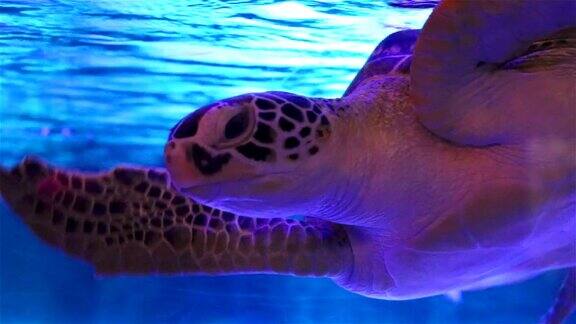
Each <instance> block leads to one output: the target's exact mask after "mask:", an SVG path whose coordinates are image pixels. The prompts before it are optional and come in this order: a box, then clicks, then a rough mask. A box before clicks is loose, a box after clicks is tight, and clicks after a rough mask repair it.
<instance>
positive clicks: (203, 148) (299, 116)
mask: <svg viewBox="0 0 576 324" xmlns="http://www.w3.org/2000/svg"><path fill="white" fill-rule="evenodd" d="M328 102H329V101H327V100H324V99H311V98H306V97H303V96H298V95H294V94H290V93H285V92H265V93H257V94H245V95H241V96H237V97H233V98H229V99H225V100H221V101H218V102H216V103H214V104H210V105H208V106H205V107H202V108H200V109H197V110H196V111H194V112H192V113H191V114H189V115H188V116H186V117H185V118H184V119H182V120H181V121H180V122H179V123H178V124H177V125H176V126H175V127H174V128H173V129H172V132H171V134H170V137H169V140H168V143H167V144H166V147H165V160H166V165H167V168H168V170H169V172H170V173H171V178H172V183H173V185H174V187H176V188H177V189H178V190H180V191H181V192H183V193H185V194H187V195H188V196H190V197H192V198H193V199H195V200H198V201H200V202H203V203H206V204H210V205H211V206H213V207H218V208H222V209H224V210H229V211H233V212H236V213H248V212H250V214H251V215H254V214H255V213H258V212H260V213H261V216H266V215H268V216H269V215H271V214H274V215H278V214H279V213H301V212H303V211H302V210H301V208H302V206H306V203H307V200H313V197H314V192H316V193H317V192H321V190H322V189H323V188H318V187H317V186H315V183H316V184H318V183H319V182H318V181H316V180H317V179H314V176H316V175H318V174H319V172H318V171H317V170H321V169H322V165H323V164H325V163H326V162H327V159H328V158H327V156H326V152H325V150H323V148H325V146H326V145H327V144H328V142H329V141H330V139H331V138H330V133H331V132H330V121H329V118H328V117H327V112H328V111H329V110H328V108H327V105H328V104H327V103H328ZM311 190H314V192H309V191H311ZM310 203H312V202H311V201H310Z"/></svg>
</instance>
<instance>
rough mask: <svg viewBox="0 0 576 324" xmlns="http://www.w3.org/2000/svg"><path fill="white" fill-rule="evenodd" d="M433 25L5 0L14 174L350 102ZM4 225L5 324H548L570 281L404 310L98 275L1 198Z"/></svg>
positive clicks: (110, 160) (102, 165)
mask: <svg viewBox="0 0 576 324" xmlns="http://www.w3.org/2000/svg"><path fill="white" fill-rule="evenodd" d="M429 14H430V9H401V8H394V7H391V6H389V5H387V4H386V3H385V1H330V0H324V1H321V0H318V1H312V0H301V1H216V0H209V1H200V0H196V1H192V0H188V1H183V0H170V1H168V0H139V1H136V0H115V1H112V0H98V1H88V0H85V1H81V0H13V1H6V0H0V163H1V164H2V165H3V166H10V165H12V164H15V163H17V162H18V161H19V160H20V159H21V158H22V157H23V156H24V155H26V154H32V155H36V156H39V157H41V158H43V159H45V160H47V161H49V162H50V163H52V164H54V165H57V166H59V167H67V168H73V169H79V170H105V169H108V168H111V167H113V166H115V165H117V164H122V163H128V164H137V165H147V166H161V165H162V150H163V145H164V142H165V140H166V138H167V136H168V132H169V130H170V128H171V127H172V126H173V125H174V124H175V123H176V122H177V121H178V120H179V119H180V118H182V117H183V116H185V115H186V114H188V113H189V112H191V111H192V110H194V109H196V108H198V107H200V106H203V105H205V104H208V103H210V102H212V101H215V100H218V99H222V98H226V97H230V96H234V95H238V94H241V93H245V92H256V91H265V90H281V91H290V92H295V93H300V94H304V95H308V96H319V97H339V96H340V95H341V94H342V93H343V91H344V89H345V88H346V87H347V85H348V83H349V82H350V81H351V80H352V79H353V78H354V75H355V74H356V72H357V71H358V70H359V69H360V67H361V66H362V65H363V64H364V61H365V60H366V59H367V57H368V56H369V55H370V53H371V51H372V50H373V48H374V47H375V46H376V45H377V44H378V42H379V41H380V40H382V39H383V38H384V37H386V36H387V35H388V34H390V33H392V32H394V31H397V30H400V29H405V28H420V27H421V26H422V24H423V22H424V21H425V19H426V17H427V16H428V15H429ZM295 203H297V202H295ZM0 214H1V215H0V323H21V322H45V323H78V322H82V323H84V322H88V323H90V322H95V323H120V322H122V323H124V322H138V323H147V322H170V323H190V322H202V323H259V322H284V323H307V322H314V323H318V322H326V323H341V322H344V323H452V322H456V323H536V322H537V321H538V319H539V318H540V316H541V315H543V314H544V313H545V312H546V310H547V308H548V307H549V306H550V305H551V304H552V301H553V299H554V298H555V294H556V291H557V289H558V287H559V285H560V282H561V280H562V276H563V272H562V271H558V272H551V273H548V274H544V275H542V276H540V277H538V278H535V279H532V280H529V281H526V282H523V283H520V284H516V285H509V286H502V287H496V288H491V289H487V290H484V291H474V292H464V293H463V294H462V295H461V297H460V300H457V298H452V299H450V298H448V297H445V296H438V297H432V298H426V299H421V300H413V301H404V302H391V301H383V300H376V299H369V298H365V297H362V296H359V295H355V294H353V293H350V292H347V291H345V290H343V289H342V288H339V287H337V286H336V285H335V284H333V283H332V282H331V281H330V280H328V279H308V278H295V277H286V276H270V275H250V276H224V277H208V276H136V277H122V276H119V277H98V276H96V275H95V274H94V272H93V270H92V269H91V267H90V266H89V265H87V264H86V263H84V262H81V261H78V260H76V259H73V258H71V257H68V256H66V255H64V254H63V253H62V252H60V251H58V250H55V249H53V248H51V247H49V246H48V245H46V244H44V243H42V242H41V241H40V240H39V239H38V238H37V237H36V236H34V235H33V234H32V232H31V231H30V230H28V228H26V226H25V225H24V224H23V223H22V222H21V221H20V220H19V219H18V218H17V217H16V215H14V214H13V213H12V212H11V211H10V210H9V209H8V208H7V206H6V205H5V204H4V203H3V202H0ZM569 322H570V323H576V319H575V318H574V316H573V317H572V318H571V321H569Z"/></svg>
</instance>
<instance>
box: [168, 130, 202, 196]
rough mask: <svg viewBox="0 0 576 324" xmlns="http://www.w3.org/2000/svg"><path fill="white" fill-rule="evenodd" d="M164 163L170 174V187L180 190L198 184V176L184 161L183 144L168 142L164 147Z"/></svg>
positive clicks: (185, 160)
mask: <svg viewBox="0 0 576 324" xmlns="http://www.w3.org/2000/svg"><path fill="white" fill-rule="evenodd" d="M164 163H165V164H166V169H168V172H169V173H170V179H171V181H172V186H174V188H176V189H178V190H180V189H181V188H185V187H192V186H194V185H196V184H198V182H199V180H200V174H198V172H197V170H196V168H193V167H191V166H190V165H189V163H188V161H187V159H186V152H185V144H184V143H176V142H175V141H173V140H171V141H169V142H168V143H167V144H166V146H165V147H164Z"/></svg>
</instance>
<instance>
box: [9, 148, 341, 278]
mask: <svg viewBox="0 0 576 324" xmlns="http://www.w3.org/2000/svg"><path fill="white" fill-rule="evenodd" d="M169 183H170V182H169V179H168V174H167V173H166V172H165V171H164V170H161V169H146V168H134V167H119V168H115V169H114V170H112V171H111V172H108V173H102V174H80V173H74V172H70V171H64V170H57V169H54V168H52V167H50V166H48V165H46V164H44V163H42V162H41V161H38V160H36V159H31V158H27V159H25V160H24V161H23V162H22V163H21V164H19V165H18V166H16V167H15V168H13V169H12V170H5V169H0V193H1V195H2V197H3V198H4V199H5V200H6V202H7V203H8V205H10V206H11V207H12V209H13V210H14V211H15V212H16V213H17V214H18V215H20V216H21V217H22V219H23V220H24V222H25V223H26V224H27V225H28V226H30V227H31V228H32V230H33V231H34V233H36V234H37V235H38V236H39V237H41V238H42V239H43V240H44V241H46V242H48V243H49V244H50V245H53V246H57V247H59V248H61V249H63V250H64V251H66V252H67V253H69V254H72V255H75V256H77V257H80V258H82V259H84V260H87V261H89V262H90V263H92V264H94V266H95V267H96V270H97V271H98V272H99V273H102V274H116V273H142V274H145V273H209V274H232V273H281V274H293V275H304V276H327V277H338V276H340V275H344V274H345V273H347V272H348V271H349V268H350V267H351V262H352V252H351V248H350V243H349V241H348V237H347V235H346V233H345V232H344V230H343V229H342V228H341V227H339V226H337V225H334V224H331V223H322V224H319V223H314V224H310V223H306V222H298V221H295V220H291V219H283V218H269V219H255V218H252V217H245V216H237V215H234V214H231V213H228V212H223V211H220V210H217V209H213V208H210V207H208V206H203V205H200V204H198V203H196V202H194V201H192V200H190V199H188V198H185V197H184V196H182V195H180V194H179V193H178V192H176V191H175V190H173V189H171V187H170V185H169Z"/></svg>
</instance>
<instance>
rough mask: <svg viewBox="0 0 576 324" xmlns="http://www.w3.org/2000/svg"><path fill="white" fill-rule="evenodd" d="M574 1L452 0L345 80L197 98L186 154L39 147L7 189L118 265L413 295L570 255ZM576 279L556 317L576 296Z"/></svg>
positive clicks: (90, 251)
mask: <svg viewBox="0 0 576 324" xmlns="http://www.w3.org/2000/svg"><path fill="white" fill-rule="evenodd" d="M575 10H576V3H575V2H573V1H553V2H541V1H530V0H526V1H506V2H500V1H456V0H452V1H451V0H447V1H444V2H442V3H441V4H440V5H439V7H438V8H436V9H435V10H434V12H433V13H432V15H431V17H430V18H429V20H428V21H427V23H426V24H425V26H424V28H423V30H422V32H419V31H416V30H406V31H400V32H397V33H395V34H392V35H390V36H389V37H387V38H386V39H385V40H383V41H382V42H381V43H380V44H379V45H378V47H377V48H376V49H375V51H374V52H373V53H372V55H371V56H370V58H369V59H368V61H367V63H366V64H365V66H364V67H363V68H362V70H361V71H360V72H359V74H358V75H357V76H356V78H355V79H354V81H353V82H352V84H351V85H350V86H349V88H348V89H347V90H346V93H345V95H344V96H343V97H342V98H340V99H321V98H307V97H304V96H300V95H295V94H291V93H285V92H264V93H253V94H245V95H241V96H237V97H233V98H230V99H226V100H221V101H219V102H216V103H214V104H211V105H208V106H206V107H203V108H200V109H198V110H196V111H194V112H193V113H191V114H190V115H188V116H186V117H185V118H184V119H182V121H181V122H179V123H178V124H177V125H176V126H175V127H174V128H173V130H172V131H171V133H170V136H169V140H168V143H167V144H166V147H165V158H166V165H167V170H168V173H167V172H165V171H163V170H160V169H146V168H138V167H119V168H116V169H114V170H112V171H110V172H108V173H104V174H92V175H90V174H82V173H75V172H70V171H63V170H57V169H54V168H53V167H50V166H48V165H46V164H44V163H42V162H40V161H39V160H35V159H25V160H24V161H23V162H22V163H21V164H20V165H18V166H16V167H15V168H14V169H12V170H11V171H8V170H2V171H1V172H0V177H1V179H0V180H1V182H0V192H1V193H2V196H3V197H4V198H5V199H6V201H7V202H8V203H9V204H10V205H11V206H12V207H13V208H14V210H15V211H16V212H17V213H18V214H20V215H22V217H23V218H24V220H25V221H26V223H27V224H29V225H30V226H31V227H32V229H33V230H34V231H35V232H36V233H37V234H38V235H39V236H41V237H42V238H43V239H45V240H46V241H47V242H49V243H50V244H53V245H57V246H59V247H61V248H63V249H64V250H66V251H67V252H69V253H71V254H74V255H77V256H79V257H81V258H84V259H86V260H88V261H89V262H91V263H93V264H94V265H95V267H96V269H97V271H98V272H100V273H107V274H113V273H151V272H164V273H174V272H184V273H215V274H222V273H248V272H251V273H284V274H294V275H302V276H325V277H330V278H333V279H334V281H335V282H336V283H338V284H339V285H341V286H342V287H344V288H346V289H348V290H350V291H353V292H356V293H359V294H362V295H365V296H370V297H375V298H383V299H397V300H399V299H411V298H419V297H425V296H432V295H437V294H442V293H446V292H449V291H453V290H467V289H478V288H484V287H489V286H493V285H498V284H504V283H510V282H514V281H518V280H522V279H525V278H528V277H531V276H534V275H536V274H539V273H542V272H544V271H547V270H552V269H560V268H568V267H572V266H574V265H576V253H575V252H576V219H575V217H574V215H575V213H576V210H575V201H574V199H575V195H576V188H575V186H574V184H575V182H574V181H575V179H576V161H574V154H576V149H575V148H576V146H575V144H576V134H575V132H576V131H575V130H574V123H575V122H576V117H575V115H576V109H575V105H576V99H575V94H574V91H573V90H574V82H575V70H576V56H575V53H576V41H575V39H576V37H575V33H574V31H575V28H576V21H575V20H574V16H573V13H574V12H576V11H575ZM535 17H537V19H536V18H535ZM413 51H414V55H412V53H413ZM185 196H187V197H185ZM239 215H250V217H248V216H239ZM294 215H304V216H306V218H305V220H303V221H300V220H295V219H293V218H291V216H294ZM565 287H568V288H566V289H564V290H563V293H562V294H561V296H562V297H561V298H560V299H559V302H558V304H557V307H556V308H555V309H554V311H553V312H551V313H550V316H549V320H551V321H552V320H554V319H558V318H560V317H562V316H565V314H566V313H567V312H569V310H570V308H571V307H573V304H574V300H573V294H572V293H573V292H572V290H571V288H570V287H573V282H571V281H569V282H567V284H566V285H565ZM570 298H572V303H570Z"/></svg>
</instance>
